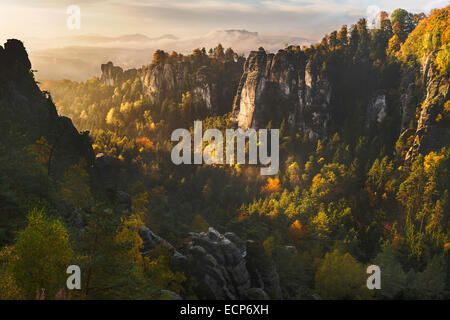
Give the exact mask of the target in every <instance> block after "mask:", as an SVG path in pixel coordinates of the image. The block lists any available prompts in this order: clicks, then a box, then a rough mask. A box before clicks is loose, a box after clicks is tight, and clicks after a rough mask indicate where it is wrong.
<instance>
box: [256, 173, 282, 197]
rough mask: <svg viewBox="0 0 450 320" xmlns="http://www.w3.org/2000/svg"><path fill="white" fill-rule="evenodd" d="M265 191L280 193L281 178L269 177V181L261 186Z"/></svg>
mask: <svg viewBox="0 0 450 320" xmlns="http://www.w3.org/2000/svg"><path fill="white" fill-rule="evenodd" d="M261 191H262V192H264V193H268V194H270V193H278V192H280V191H281V185H280V179H278V178H270V177H269V178H267V183H266V185H265V186H263V187H262V188H261Z"/></svg>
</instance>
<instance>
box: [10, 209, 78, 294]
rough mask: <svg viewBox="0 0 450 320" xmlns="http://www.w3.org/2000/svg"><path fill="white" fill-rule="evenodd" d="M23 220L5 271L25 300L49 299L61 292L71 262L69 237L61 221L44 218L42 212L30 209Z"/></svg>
mask: <svg viewBox="0 0 450 320" xmlns="http://www.w3.org/2000/svg"><path fill="white" fill-rule="evenodd" d="M27 219H28V225H27V226H26V228H25V229H24V230H23V231H21V232H19V234H18V237H17V242H16V244H15V246H14V249H13V251H14V257H13V258H12V259H11V261H10V268H9V270H10V272H11V276H12V277H13V279H14V283H16V284H17V286H18V287H19V288H20V290H21V291H22V292H23V297H24V298H25V299H36V298H37V299H53V298H55V296H56V294H57V293H58V292H59V291H60V290H61V289H64V288H65V285H66V280H67V277H68V275H67V274H66V270H67V267H68V266H69V265H70V264H71V262H72V261H73V259H74V251H73V249H72V245H71V243H70V239H69V234H68V233H67V230H66V229H65V228H64V226H63V224H62V223H61V221H59V220H58V219H51V218H49V217H47V216H46V214H45V212H44V210H42V209H37V208H35V209H32V210H31V211H30V213H29V214H28V216H27ZM11 283H12V280H11Z"/></svg>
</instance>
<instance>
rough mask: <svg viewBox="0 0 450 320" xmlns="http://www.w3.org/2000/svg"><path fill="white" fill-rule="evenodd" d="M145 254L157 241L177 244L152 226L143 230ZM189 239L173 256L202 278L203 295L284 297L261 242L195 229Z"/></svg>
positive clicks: (183, 269) (185, 269)
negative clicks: (160, 235) (163, 236)
mask: <svg viewBox="0 0 450 320" xmlns="http://www.w3.org/2000/svg"><path fill="white" fill-rule="evenodd" d="M140 235H141V238H142V240H143V250H142V252H143V254H146V252H148V251H149V250H152V249H153V248H154V247H155V246H156V245H157V244H163V245H165V246H168V247H170V248H173V247H172V245H171V244H170V243H168V242H167V241H165V240H164V239H162V238H161V237H159V236H157V235H155V234H154V233H153V232H152V231H150V230H149V229H148V228H144V229H143V230H142V231H141V232H140ZM189 239H190V240H189V241H188V242H187V243H186V244H185V245H184V247H183V248H181V249H180V251H175V252H174V255H173V257H172V266H173V268H174V269H176V270H179V271H181V272H184V273H185V274H186V275H187V276H188V277H192V276H193V277H195V278H196V279H197V280H198V281H199V287H200V288H201V289H199V290H198V291H199V292H198V294H199V295H200V296H201V298H208V299H218V300H240V299H251V300H265V299H278V298H281V288H280V281H279V277H278V272H277V270H276V268H275V266H274V264H273V262H272V260H271V259H270V258H269V257H267V256H266V254H265V252H264V248H263V247H262V245H261V244H258V243H256V242H253V241H251V240H249V241H243V240H241V239H240V238H239V237H237V236H236V235H235V234H234V233H231V232H228V233H225V234H221V233H219V232H218V231H217V230H215V229H214V228H209V231H208V232H201V233H191V234H190V237H189Z"/></svg>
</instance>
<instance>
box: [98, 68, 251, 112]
mask: <svg viewBox="0 0 450 320" xmlns="http://www.w3.org/2000/svg"><path fill="white" fill-rule="evenodd" d="M242 63H243V62H242V60H238V61H235V62H227V63H224V64H223V68H224V69H225V71H226V73H227V74H229V75H230V76H231V78H233V75H234V73H240V70H241V65H242ZM101 69H102V76H101V81H102V82H103V83H104V84H105V85H108V86H120V85H121V84H122V83H123V82H124V81H127V80H131V81H134V80H135V79H136V78H139V79H140V80H141V83H142V92H143V94H145V95H146V96H148V97H149V98H150V101H151V103H153V104H161V103H162V102H163V101H164V99H166V98H173V99H174V100H176V101H177V100H180V99H181V96H182V94H185V93H186V92H190V94H191V95H192V97H193V98H194V101H195V103H197V104H198V105H202V106H205V107H206V109H207V110H208V111H210V112H211V113H217V112H218V111H220V110H223V109H225V108H226V107H224V106H221V104H223V103H224V101H227V100H230V97H228V96H227V95H229V94H230V89H232V91H234V90H235V86H236V85H237V83H236V84H234V83H230V82H228V83H227V81H226V80H225V79H222V78H221V76H220V75H219V74H217V73H216V72H214V70H213V69H212V68H210V67H208V66H205V65H199V66H196V65H193V64H191V63H188V62H177V63H162V62H159V63H153V64H150V65H148V66H145V67H143V68H141V69H130V70H126V71H123V70H122V68H120V67H117V66H114V65H113V63H112V62H108V63H107V64H103V65H102V67H101ZM232 91H231V92H232Z"/></svg>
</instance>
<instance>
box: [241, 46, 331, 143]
mask: <svg viewBox="0 0 450 320" xmlns="http://www.w3.org/2000/svg"><path fill="white" fill-rule="evenodd" d="M331 91H332V88H331V85H330V82H329V81H328V79H327V76H326V74H325V72H322V71H321V70H320V66H319V65H318V63H316V61H314V60H307V59H306V57H305V55H304V54H303V53H302V52H301V51H299V50H292V49H286V50H279V51H278V53H277V54H268V53H266V51H265V50H264V49H263V48H260V49H259V50H258V51H252V52H251V53H250V55H249V57H248V59H247V61H246V63H245V67H244V72H243V75H242V78H241V81H240V84H239V87H238V90H237V94H236V97H235V100H234V104H233V115H234V119H235V121H236V122H237V123H238V125H239V127H241V128H243V129H244V130H246V129H248V128H259V127H264V126H265V125H266V124H267V123H268V121H269V120H271V119H269V117H268V116H267V115H268V114H276V113H279V112H280V111H281V112H282V113H284V116H286V118H287V119H288V122H289V125H291V126H297V127H300V128H302V129H303V130H304V131H305V132H306V133H307V134H308V135H310V136H311V137H313V136H321V135H323V134H324V132H325V129H326V127H327V122H328V121H329V106H330V99H331ZM274 108H275V109H274Z"/></svg>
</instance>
